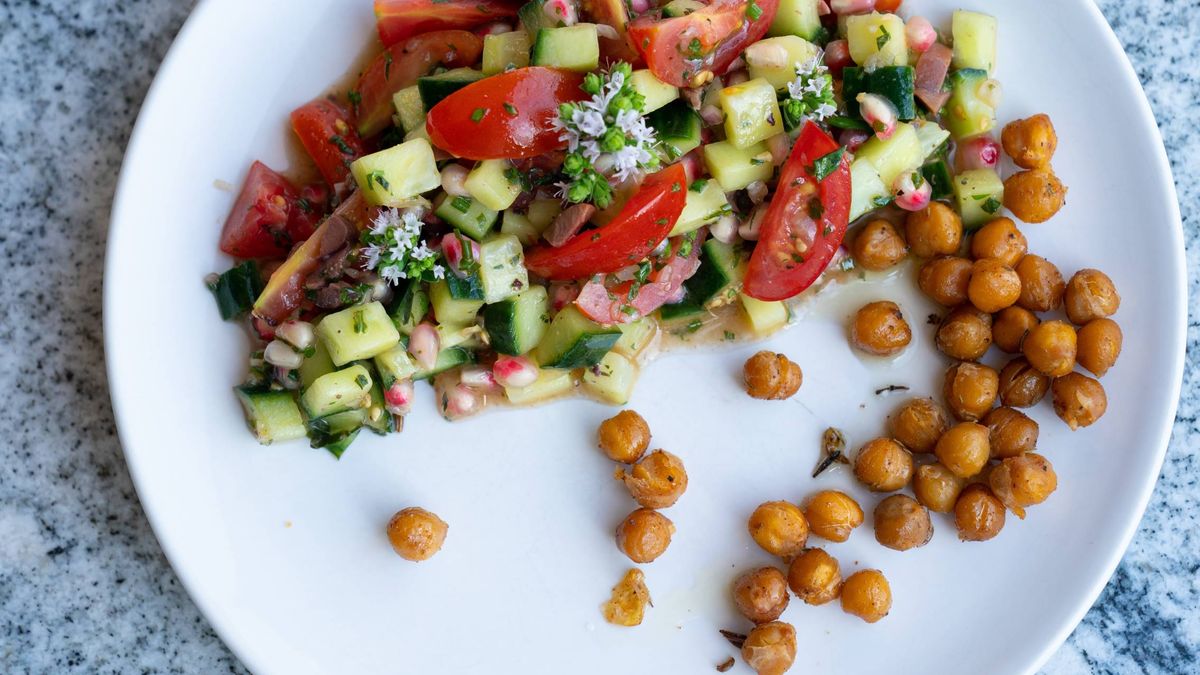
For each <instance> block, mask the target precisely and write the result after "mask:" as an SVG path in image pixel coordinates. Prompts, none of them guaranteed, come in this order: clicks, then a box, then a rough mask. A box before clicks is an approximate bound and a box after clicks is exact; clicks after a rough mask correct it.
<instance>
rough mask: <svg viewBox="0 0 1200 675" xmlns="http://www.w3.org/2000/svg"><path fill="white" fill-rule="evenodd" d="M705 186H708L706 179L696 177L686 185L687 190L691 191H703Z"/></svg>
mask: <svg viewBox="0 0 1200 675" xmlns="http://www.w3.org/2000/svg"><path fill="white" fill-rule="evenodd" d="M706 187H708V180H707V179H704V178H697V179H696V180H694V181H692V184H691V185H689V186H688V190H691V191H692V192H704V188H706Z"/></svg>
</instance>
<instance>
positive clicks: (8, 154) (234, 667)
mask: <svg viewBox="0 0 1200 675" xmlns="http://www.w3.org/2000/svg"><path fill="white" fill-rule="evenodd" d="M193 4H194V3H193V2H192V0H135V1H133V2H111V1H108V2H106V1H104V0H70V1H68V0H4V2H3V3H0V114H2V116H3V119H4V120H5V121H4V123H3V124H0V257H2V258H3V265H4V267H3V269H4V271H3V272H0V316H2V317H4V318H3V319H2V320H0V345H3V349H0V383H2V384H3V389H4V390H5V391H8V392H10V393H9V399H8V403H7V404H6V405H5V406H4V408H3V410H2V411H0V426H2V427H3V428H4V429H6V431H5V432H4V433H2V434H0V671H3V672H9V673H26V672H28V673H50V672H53V673H67V672H80V673H111V672H121V673H127V672H147V673H149V672H189V673H191V672H204V673H216V672H226V671H228V672H245V670H244V668H243V667H242V666H241V665H240V664H239V663H238V661H237V659H236V658H234V657H233V656H232V655H231V654H230V652H229V651H228V649H226V648H225V646H224V645H223V644H222V643H221V641H220V640H219V639H218V638H217V637H216V635H215V634H214V633H213V631H212V629H211V628H210V627H209V625H208V623H207V622H206V621H205V620H204V618H203V617H202V616H201V615H200V613H199V612H198V611H197V610H196V607H195V606H194V605H193V604H192V602H191V601H190V600H189V599H188V596H187V594H186V593H185V592H184V590H183V588H182V587H181V585H180V583H179V581H178V580H177V579H176V577H175V574H174V573H173V572H172V571H171V568H170V566H169V565H168V564H167V561H166V559H165V558H164V557H163V554H162V552H161V551H160V549H159V547H158V544H157V543H156V541H155V539H154V535H153V534H152V533H151V531H150V527H149V525H148V523H147V521H146V518H145V516H144V515H143V513H142V510H141V507H140V505H139V503H138V499H137V495H136V494H135V492H134V489H133V486H132V484H131V482H130V479H129V474H128V472H127V470H126V467H125V463H124V460H123V458H122V456H121V449H120V445H119V443H118V441H117V436H116V429H115V427H114V423H113V417H112V411H111V409H110V407H109V402H108V392H107V382H106V378H105V373H104V354H103V347H102V339H101V338H102V336H101V316H100V308H101V297H100V289H101V282H102V269H103V265H102V263H103V251H104V243H105V237H106V234H107V228H108V215H109V208H110V205H111V200H112V195H113V190H114V187H115V184H116V177H117V172H118V170H119V169H120V164H121V158H122V154H123V152H124V149H125V144H126V141H127V140H128V137H129V132H130V129H131V127H132V126H133V122H134V119H135V117H136V115H137V112H138V107H139V106H140V104H141V101H142V98H143V96H144V95H145V93H146V89H147V87H149V85H150V81H151V79H152V78H153V76H154V72H155V70H156V69H157V67H158V64H159V62H160V60H161V59H162V57H163V55H164V54H165V52H166V50H167V47H168V46H170V43H171V40H172V38H173V37H174V35H175V33H176V31H178V29H179V27H180V25H181V24H182V22H183V20H184V19H185V18H186V17H187V14H188V11H189V10H190V9H191V7H192V5H193ZM1099 4H1100V6H1101V8H1102V9H1103V11H1104V14H1105V16H1107V17H1108V20H1109V22H1110V23H1111V24H1112V25H1113V28H1114V29H1115V30H1116V33H1117V35H1118V37H1119V38H1120V40H1121V42H1122V44H1124V46H1125V49H1126V50H1127V52H1128V53H1129V56H1130V59H1131V60H1132V61H1133V64H1134V66H1135V67H1136V69H1137V72H1138V75H1139V77H1140V78H1141V81H1142V83H1143V85H1144V86H1145V89H1146V92H1147V94H1148V95H1149V98H1150V103H1151V105H1152V106H1153V108H1154V112H1155V114H1156V116H1157V118H1158V122H1159V126H1160V128H1161V129H1162V133H1163V136H1164V138H1165V140H1166V146H1167V152H1168V154H1169V155H1170V158H1171V166H1172V169H1173V170H1174V173H1175V179H1176V184H1177V187H1178V190H1179V197H1180V202H1181V207H1182V211H1183V219H1184V228H1185V230H1186V236H1187V242H1188V266H1189V279H1190V286H1191V294H1190V297H1191V301H1190V310H1191V312H1190V313H1191V322H1190V327H1189V332H1188V364H1189V367H1188V368H1187V372H1186V373H1185V375H1184V383H1183V390H1184V396H1183V399H1182V401H1181V403H1180V408H1179V416H1178V418H1177V420H1176V423H1175V434H1174V438H1173V439H1172V443H1171V448H1170V451H1169V453H1168V455H1167V462H1166V465H1165V466H1164V467H1163V472H1162V476H1161V478H1160V479H1159V482H1158V487H1157V489H1156V490H1155V492H1154V497H1153V499H1152V501H1151V503H1150V507H1149V510H1148V511H1147V513H1146V516H1145V518H1144V519H1143V521H1142V524H1141V527H1140V528H1139V530H1138V533H1137V536H1136V538H1135V539H1134V541H1133V544H1132V546H1131V547H1130V549H1129V551H1128V552H1127V553H1126V555H1125V558H1124V560H1123V562H1122V563H1121V565H1120V567H1119V568H1118V569H1117V572H1116V575H1115V576H1114V577H1113V578H1112V580H1111V581H1110V582H1109V584H1108V587H1107V588H1106V589H1105V591H1104V593H1103V594H1102V595H1101V596H1100V599H1099V600H1098V601H1097V602H1096V605H1095V607H1093V608H1092V610H1091V611H1090V612H1089V613H1088V615H1087V617H1086V618H1085V619H1084V621H1083V623H1082V624H1081V625H1080V626H1079V627H1078V628H1077V629H1076V630H1075V632H1074V634H1073V635H1072V636H1071V638H1070V639H1069V640H1068V642H1067V643H1066V644H1065V645H1064V646H1063V647H1062V648H1061V649H1060V650H1059V651H1058V652H1057V654H1055V656H1054V657H1053V658H1052V659H1051V661H1050V662H1049V663H1048V664H1047V665H1046V667H1045V671H1044V672H1046V673H1051V674H1059V673H1086V672H1091V673H1118V672H1119V673H1136V672H1145V673H1178V672H1198V671H1200V584H1198V583H1197V581H1196V579H1197V576H1196V575H1197V571H1198V570H1200V539H1197V534H1196V533H1197V532H1200V509H1197V508H1196V507H1195V504H1196V503H1197V502H1200V479H1197V478H1196V476H1197V475H1200V459H1198V456H1197V454H1196V449H1197V448H1200V423H1198V422H1197V415H1198V414H1200V395H1198V394H1197V392H1200V324H1198V323H1197V320H1198V319H1197V317H1198V316H1200V216H1198V215H1197V214H1198V213H1200V107H1198V106H1197V103H1196V102H1197V101H1198V100H1200V59H1197V58H1196V51H1195V36H1196V35H1200V4H1198V2H1197V0H1101V1H1100V3H1099ZM52 191H53V199H51V198H50V196H51V193H52Z"/></svg>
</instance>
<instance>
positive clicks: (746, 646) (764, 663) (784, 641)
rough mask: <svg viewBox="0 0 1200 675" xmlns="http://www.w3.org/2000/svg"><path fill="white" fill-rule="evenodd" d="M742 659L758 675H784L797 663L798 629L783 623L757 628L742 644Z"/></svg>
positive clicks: (777, 622) (762, 625)
mask: <svg viewBox="0 0 1200 675" xmlns="http://www.w3.org/2000/svg"><path fill="white" fill-rule="evenodd" d="M742 658H743V659H745V660H746V665H748V666H750V667H751V668H753V669H754V672H756V673H758V675H783V674H784V673H786V672H787V671H788V669H790V668H791V667H792V664H793V663H795V662H796V629H795V628H793V627H792V625H791V624H789V623H784V622H782V621H772V622H771V623H764V624H759V625H757V626H755V627H754V630H752V631H750V634H749V635H747V636H746V642H745V643H743V644H742Z"/></svg>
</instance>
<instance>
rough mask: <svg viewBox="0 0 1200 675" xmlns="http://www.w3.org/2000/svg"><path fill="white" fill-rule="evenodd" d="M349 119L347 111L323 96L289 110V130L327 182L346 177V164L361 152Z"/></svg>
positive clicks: (335, 182) (334, 183)
mask: <svg viewBox="0 0 1200 675" xmlns="http://www.w3.org/2000/svg"><path fill="white" fill-rule="evenodd" d="M351 119H352V118H351V117H350V113H348V112H347V111H346V110H344V109H342V107H341V106H340V105H338V104H336V103H334V102H333V101H330V100H329V99H325V98H319V99H317V100H315V101H312V102H311V103H307V104H305V105H302V106H300V107H299V108H296V109H295V110H293V111H292V130H293V131H295V132H296V136H298V137H299V138H300V144H301V145H303V146H304V149H305V150H307V151H308V156H309V157H312V160H313V162H314V163H315V164H316V165H317V171H320V172H321V177H322V178H324V179H325V182H326V183H329V184H330V185H336V184H337V183H340V182H342V181H344V180H346V176H349V175H350V163H351V162H353V161H354V160H356V159H358V158H359V157H362V156H363V154H364V151H363V144H362V140H361V139H360V138H359V137H358V133H357V132H355V131H354V125H353V124H352V123H351Z"/></svg>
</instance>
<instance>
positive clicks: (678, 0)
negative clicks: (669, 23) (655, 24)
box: [662, 0, 704, 17]
mask: <svg viewBox="0 0 1200 675" xmlns="http://www.w3.org/2000/svg"><path fill="white" fill-rule="evenodd" d="M698 9H704V3H703V2H697V0H671V1H670V2H668V3H667V4H665V5H663V8H662V13H663V16H670V17H676V16H687V15H688V14H691V13H692V12H694V11H696V10H698Z"/></svg>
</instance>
